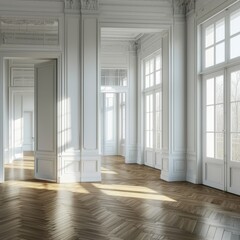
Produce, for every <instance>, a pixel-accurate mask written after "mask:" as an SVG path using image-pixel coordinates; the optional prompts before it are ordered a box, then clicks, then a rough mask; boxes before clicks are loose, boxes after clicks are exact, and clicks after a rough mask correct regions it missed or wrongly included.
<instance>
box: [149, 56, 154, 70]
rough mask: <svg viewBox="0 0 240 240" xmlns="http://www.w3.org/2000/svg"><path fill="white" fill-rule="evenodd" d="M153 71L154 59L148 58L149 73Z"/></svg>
mask: <svg viewBox="0 0 240 240" xmlns="http://www.w3.org/2000/svg"><path fill="white" fill-rule="evenodd" d="M153 71H154V59H151V60H150V73H152V72H153Z"/></svg>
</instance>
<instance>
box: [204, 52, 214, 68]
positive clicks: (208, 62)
mask: <svg viewBox="0 0 240 240" xmlns="http://www.w3.org/2000/svg"><path fill="white" fill-rule="evenodd" d="M213 65H214V47H211V48H209V49H207V50H206V51H205V67H211V66H213Z"/></svg>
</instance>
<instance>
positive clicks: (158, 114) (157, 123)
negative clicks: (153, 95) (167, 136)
mask: <svg viewBox="0 0 240 240" xmlns="http://www.w3.org/2000/svg"><path fill="white" fill-rule="evenodd" d="M156 130H157V131H159V130H160V112H157V113H156Z"/></svg>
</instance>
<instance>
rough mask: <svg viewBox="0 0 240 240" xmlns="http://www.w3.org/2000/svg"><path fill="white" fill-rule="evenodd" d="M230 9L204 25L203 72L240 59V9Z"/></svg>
mask: <svg viewBox="0 0 240 240" xmlns="http://www.w3.org/2000/svg"><path fill="white" fill-rule="evenodd" d="M235 9H236V8H230V9H229V10H228V11H226V12H224V13H221V14H219V15H218V16H216V17H215V18H213V19H211V20H209V21H207V22H206V23H204V24H203V25H202V49H203V52H202V54H203V58H202V70H203V71H204V70H206V69H208V68H214V67H215V66H217V65H219V64H222V65H224V64H227V63H229V62H232V61H236V58H239V57H240V48H239V42H240V9H238V10H235Z"/></svg>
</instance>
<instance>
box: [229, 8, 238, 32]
mask: <svg viewBox="0 0 240 240" xmlns="http://www.w3.org/2000/svg"><path fill="white" fill-rule="evenodd" d="M238 32H240V11H239V10H238V11H237V12H235V13H232V14H231V16H230V34H231V35H233V34H235V33H238Z"/></svg>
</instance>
